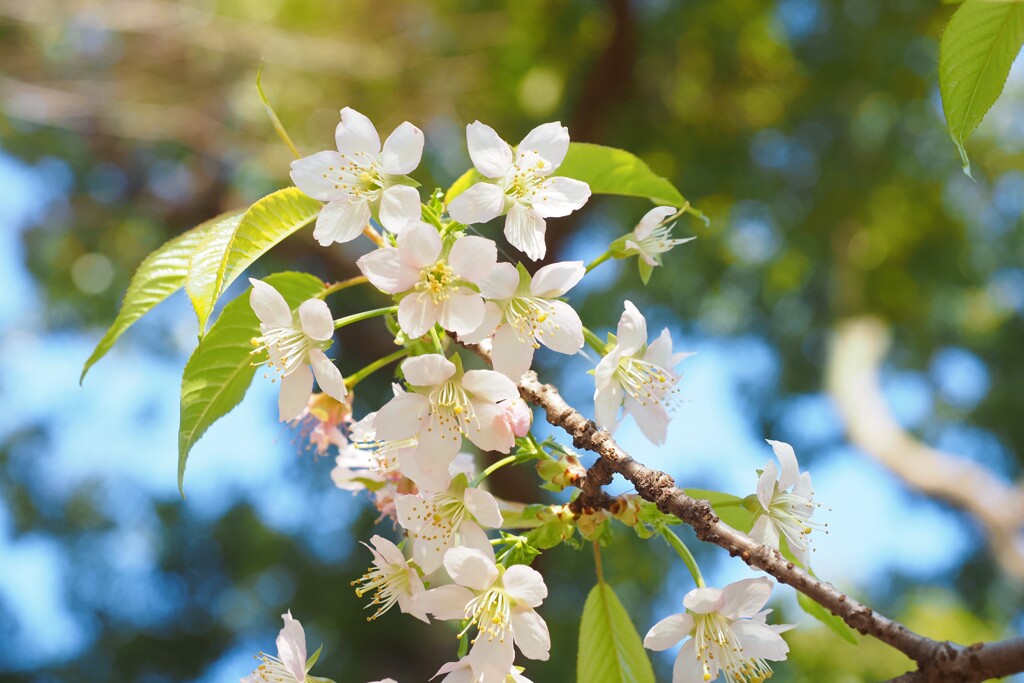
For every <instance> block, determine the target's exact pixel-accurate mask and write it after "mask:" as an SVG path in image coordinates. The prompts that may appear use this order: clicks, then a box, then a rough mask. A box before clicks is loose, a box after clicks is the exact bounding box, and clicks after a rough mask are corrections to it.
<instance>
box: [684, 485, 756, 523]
mask: <svg viewBox="0 0 1024 683" xmlns="http://www.w3.org/2000/svg"><path fill="white" fill-rule="evenodd" d="M683 491H685V492H686V495H688V496H689V497H690V498H695V499H697V500H706V501H708V502H709V503H711V507H713V508H714V509H715V514H716V515H718V517H719V519H721V520H722V521H723V522H725V523H726V524H728V525H729V526H731V527H732V528H733V529H736V530H737V531H742V532H743V533H748V532H749V531H750V529H751V528H753V526H754V515H753V513H752V512H750V511H749V510H747V509H746V508H745V507H744V506H743V499H742V498H740V497H739V496H734V495H732V494H729V493H722V492H721V491H707V490H705V489H683Z"/></svg>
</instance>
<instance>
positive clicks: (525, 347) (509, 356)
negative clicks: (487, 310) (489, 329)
mask: <svg viewBox="0 0 1024 683" xmlns="http://www.w3.org/2000/svg"><path fill="white" fill-rule="evenodd" d="M533 350H534V349H533V340H532V339H520V338H519V335H518V334H516V331H515V330H514V329H512V326H511V325H509V324H507V323H506V324H504V325H502V326H501V327H499V328H498V329H497V330H496V331H495V333H494V341H493V342H492V345H491V360H492V361H493V362H494V369H495V370H497V371H498V372H500V373H501V374H503V375H505V377H507V378H509V379H510V380H512V381H513V382H518V381H519V380H520V379H521V378H522V376H523V373H525V372H526V371H527V370H529V369H530V366H531V365H532V364H533Z"/></svg>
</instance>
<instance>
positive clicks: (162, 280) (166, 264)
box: [79, 211, 245, 382]
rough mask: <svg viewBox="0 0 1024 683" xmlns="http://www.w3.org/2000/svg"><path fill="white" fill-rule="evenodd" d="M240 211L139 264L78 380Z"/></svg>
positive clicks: (176, 284)
mask: <svg viewBox="0 0 1024 683" xmlns="http://www.w3.org/2000/svg"><path fill="white" fill-rule="evenodd" d="M243 213H245V212H244V211H231V212H228V213H225V214H222V215H220V216H218V217H217V218H214V219H211V220H208V221H206V222H205V223H202V224H201V225H198V226H196V227H194V228H192V229H191V230H189V231H188V232H185V233H183V234H181V235H178V236H177V237H175V238H174V239H172V240H169V241H167V242H165V243H164V244H163V245H162V246H161V247H160V248H158V249H157V250H155V251H154V252H153V253H151V254H150V255H149V256H147V257H146V258H145V259H144V260H143V261H142V263H141V264H139V267H138V268H137V269H136V270H135V274H134V275H132V279H131V282H130V283H129V284H128V291H126V292H125V294H124V301H123V302H122V303H121V310H119V311H118V312H117V318H115V319H114V322H113V324H112V325H111V326H110V329H108V330H107V331H106V333H105V334H104V335H103V338H102V339H100V341H99V343H98V344H96V348H95V349H94V350H93V352H92V355H90V356H89V359H88V360H87V361H85V365H84V367H83V368H82V376H81V378H80V379H79V382H81V381H82V380H84V379H85V375H86V373H87V372H89V368H91V367H92V366H93V365H95V364H96V362H97V361H98V360H99V359H100V358H103V356H105V355H106V354H107V352H108V351H109V350H110V349H111V347H112V346H113V345H114V343H115V342H116V341H117V340H118V338H120V336H121V335H122V334H124V332H125V331H126V330H127V329H128V328H129V327H131V326H132V325H133V324H135V321H136V320H138V319H139V318H141V317H142V316H144V315H145V314H146V313H149V311H151V310H152V309H153V307H154V306H156V305H157V304H158V303H160V302H161V301H163V300H164V299H166V298H167V297H169V296H170V295H171V294H174V292H176V291H178V290H179V289H181V286H182V285H183V284H184V282H185V274H186V273H187V272H188V261H189V257H190V256H191V255H192V252H193V251H195V249H196V247H197V246H198V245H199V243H200V242H202V240H203V239H204V238H205V237H206V235H207V234H209V233H210V232H212V231H214V230H216V229H217V228H218V226H220V225H221V224H223V223H230V222H232V221H233V222H235V223H236V224H237V222H238V220H239V219H241V217H242V214H243Z"/></svg>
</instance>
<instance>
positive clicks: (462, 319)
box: [399, 287, 484, 334]
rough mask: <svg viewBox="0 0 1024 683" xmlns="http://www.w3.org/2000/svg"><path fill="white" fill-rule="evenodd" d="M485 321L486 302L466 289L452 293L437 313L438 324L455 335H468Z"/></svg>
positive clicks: (461, 288) (462, 288)
mask: <svg viewBox="0 0 1024 683" xmlns="http://www.w3.org/2000/svg"><path fill="white" fill-rule="evenodd" d="M424 294H426V292H424ZM399 306H401V305H399ZM399 313H401V307H399ZM483 320H484V300H483V299H481V298H480V295H479V294H478V293H476V292H474V291H473V290H471V289H467V288H464V287H460V288H459V289H457V290H455V291H453V292H451V293H450V294H449V295H448V298H447V299H445V300H444V301H442V302H441V305H440V307H439V309H438V312H437V322H439V323H441V327H443V328H444V329H446V330H449V331H451V332H454V333H455V334H468V333H470V332H472V331H473V330H475V329H476V328H478V327H480V323H482V322H483Z"/></svg>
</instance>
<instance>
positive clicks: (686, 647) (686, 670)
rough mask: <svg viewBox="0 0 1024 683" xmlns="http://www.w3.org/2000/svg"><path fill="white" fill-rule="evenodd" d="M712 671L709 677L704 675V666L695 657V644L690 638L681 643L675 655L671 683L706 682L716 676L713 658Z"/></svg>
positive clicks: (716, 668) (716, 671) (714, 678)
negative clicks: (681, 645)
mask: <svg viewBox="0 0 1024 683" xmlns="http://www.w3.org/2000/svg"><path fill="white" fill-rule="evenodd" d="M711 668H712V669H713V671H712V672H711V673H710V676H711V678H705V677H704V667H703V666H701V662H700V660H699V659H697V646H696V644H695V642H694V640H693V639H692V638H691V639H690V640H688V641H686V642H685V643H684V644H683V647H682V648H680V649H679V654H678V655H676V661H675V664H674V665H673V666H672V683H707V682H708V681H713V680H716V679H717V678H718V667H717V666H716V665H715V662H714V660H712V662H711Z"/></svg>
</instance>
